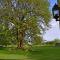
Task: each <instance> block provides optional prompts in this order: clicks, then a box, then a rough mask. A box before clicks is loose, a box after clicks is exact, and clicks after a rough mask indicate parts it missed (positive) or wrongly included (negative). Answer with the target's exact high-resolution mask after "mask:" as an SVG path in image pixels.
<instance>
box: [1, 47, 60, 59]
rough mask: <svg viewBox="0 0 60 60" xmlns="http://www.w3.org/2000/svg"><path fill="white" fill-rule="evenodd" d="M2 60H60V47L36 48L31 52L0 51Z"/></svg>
mask: <svg viewBox="0 0 60 60" xmlns="http://www.w3.org/2000/svg"><path fill="white" fill-rule="evenodd" d="M0 59H16V60H18V59H19V60H60V47H34V48H32V50H31V51H22V50H18V51H7V50H0Z"/></svg>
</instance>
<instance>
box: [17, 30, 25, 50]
mask: <svg viewBox="0 0 60 60" xmlns="http://www.w3.org/2000/svg"><path fill="white" fill-rule="evenodd" d="M23 40H24V32H23V31H20V30H19V29H18V48H19V49H22V48H23Z"/></svg>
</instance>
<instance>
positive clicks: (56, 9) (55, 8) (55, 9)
mask: <svg viewBox="0 0 60 60" xmlns="http://www.w3.org/2000/svg"><path fill="white" fill-rule="evenodd" d="M59 12H60V9H59V7H58V4H55V5H54V6H53V8H52V13H53V18H54V19H56V21H59V27H60V18H59V16H60V13H59Z"/></svg>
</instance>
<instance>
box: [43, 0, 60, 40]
mask: <svg viewBox="0 0 60 60" xmlns="http://www.w3.org/2000/svg"><path fill="white" fill-rule="evenodd" d="M49 2H50V11H51V9H52V7H53V5H54V4H55V3H57V0H49ZM49 24H50V25H51V28H50V29H49V30H46V31H45V32H46V33H44V34H43V39H44V40H47V41H52V40H54V39H60V28H59V22H58V21H56V20H55V19H51V21H50V22H49Z"/></svg>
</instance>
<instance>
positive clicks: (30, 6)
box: [0, 0, 50, 43]
mask: <svg viewBox="0 0 60 60" xmlns="http://www.w3.org/2000/svg"><path fill="white" fill-rule="evenodd" d="M12 1H13V0H3V8H1V9H0V19H2V20H4V21H6V22H7V21H8V22H11V23H13V24H14V25H15V28H16V29H17V30H16V29H15V30H14V29H12V30H9V29H5V31H4V32H2V33H3V36H4V39H6V40H7V41H9V43H10V42H11V40H13V41H16V40H17V35H18V37H19V39H18V41H21V39H24V35H25V31H26V30H29V29H30V30H31V33H33V34H31V35H32V37H33V38H36V36H37V35H36V34H38V33H40V31H39V28H38V25H37V17H38V16H41V17H43V18H44V20H45V22H46V23H48V21H49V18H50V13H49V10H48V7H49V3H48V1H45V0H16V1H15V2H16V3H17V4H16V6H15V5H13V4H12ZM44 4H45V5H44ZM13 32H14V33H13ZM17 32H18V34H17ZM37 39H38V37H37V38H36V40H37ZM4 41H5V40H4Z"/></svg>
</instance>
